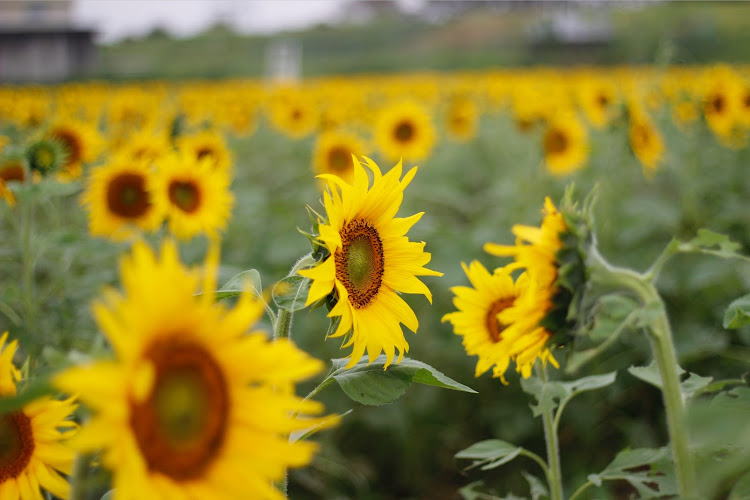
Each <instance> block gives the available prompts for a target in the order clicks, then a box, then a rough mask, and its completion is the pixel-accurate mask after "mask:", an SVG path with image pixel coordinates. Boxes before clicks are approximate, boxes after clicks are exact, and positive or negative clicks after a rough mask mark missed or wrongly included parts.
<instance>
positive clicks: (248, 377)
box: [53, 241, 335, 500]
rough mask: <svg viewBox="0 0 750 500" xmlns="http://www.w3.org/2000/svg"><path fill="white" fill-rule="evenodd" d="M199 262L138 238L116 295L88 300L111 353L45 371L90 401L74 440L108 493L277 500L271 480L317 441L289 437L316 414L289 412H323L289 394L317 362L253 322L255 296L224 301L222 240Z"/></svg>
mask: <svg viewBox="0 0 750 500" xmlns="http://www.w3.org/2000/svg"><path fill="white" fill-rule="evenodd" d="M205 267H206V269H205V270H203V271H204V272H201V271H202V270H200V269H188V268H186V267H184V266H183V265H182V263H181V262H180V261H179V257H178V252H177V247H176V245H175V244H174V243H173V242H171V241H168V242H166V243H164V244H163V245H162V247H161V251H160V253H159V254H156V253H155V252H154V251H152V250H151V248H150V247H149V246H148V245H146V244H145V243H143V242H137V243H136V244H135V245H134V246H133V250H132V253H131V254H130V255H128V256H125V257H124V258H123V259H122V261H121V275H122V282H123V288H124V291H123V293H120V292H117V291H115V290H111V289H110V290H108V291H107V293H106V295H105V300H104V301H101V302H96V303H95V304H94V315H95V317H96V320H97V322H98V324H99V326H100V327H101V329H102V331H103V333H104V335H105V336H106V337H107V339H108V340H109V342H110V344H111V345H112V348H113V350H114V354H115V359H114V360H111V361H109V360H108V361H98V362H95V363H92V364H88V365H83V366H77V367H73V368H70V369H68V370H66V371H64V372H62V373H61V374H59V375H57V376H56V377H55V379H54V380H53V382H54V384H55V385H56V386H58V387H59V388H61V389H62V390H65V391H68V392H75V393H79V394H81V401H82V402H83V403H84V404H86V405H88V406H89V407H90V408H91V409H92V410H93V413H94V415H93V417H92V419H91V420H90V421H89V423H88V424H87V425H86V426H84V427H83V428H82V429H81V432H80V436H79V437H78V438H77V439H75V440H73V441H72V442H71V444H72V445H73V446H74V447H76V448H77V449H79V450H81V451H84V452H94V451H97V450H103V454H102V463H103V464H104V465H105V466H106V467H108V468H110V469H112V471H113V487H114V488H115V494H114V498H115V499H116V500H136V499H141V498H143V497H144V492H147V494H148V498H150V499H154V500H167V499H173V498H237V499H242V498H257V499H261V500H282V499H283V498H285V497H284V495H282V494H281V493H280V492H279V491H278V490H276V489H275V488H274V486H273V485H272V482H273V481H278V480H280V479H281V478H282V477H283V476H284V473H285V471H286V469H287V468H289V467H299V466H302V465H305V464H307V463H309V462H310V460H311V458H312V455H313V453H314V452H315V450H316V446H315V444H314V443H310V442H305V441H296V442H293V443H292V442H290V441H289V434H290V433H291V432H294V431H297V430H301V429H304V428H308V427H310V426H312V425H316V424H322V423H323V422H324V419H321V418H297V419H295V418H292V416H291V415H292V412H295V411H298V412H299V413H300V414H301V415H302V416H303V417H305V416H307V415H312V414H317V413H320V411H321V410H322V406H321V405H320V403H318V402H316V401H312V400H302V399H301V398H298V397H297V396H295V394H294V392H293V388H294V385H295V384H296V383H297V382H298V381H300V380H302V379H305V378H307V377H310V376H312V375H315V374H316V373H318V372H319V371H320V370H321V369H322V363H321V362H320V361H318V360H316V359H313V358H311V357H309V356H308V355H307V354H306V353H304V352H302V351H301V350H299V349H297V348H296V347H295V346H294V344H293V343H292V342H291V341H287V340H277V341H270V340H268V339H267V337H266V335H265V334H264V333H262V332H259V331H253V325H254V324H255V322H256V321H257V320H258V319H259V317H260V316H261V315H262V313H263V310H264V309H263V304H262V303H261V302H260V301H258V300H257V299H255V298H254V297H253V296H252V295H250V294H243V295H242V296H241V297H240V299H239V300H238V302H237V303H236V304H235V305H234V307H233V308H232V309H231V310H230V309H228V308H226V307H224V306H223V305H222V304H219V303H216V300H215V297H214V294H213V290H215V275H216V271H217V267H218V248H212V249H211V250H210V251H209V258H208V263H207V264H206V266H205ZM201 276H203V280H201ZM201 281H203V283H202V288H203V292H204V293H203V294H199V295H196V292H198V291H199V286H200V285H201V283H200V282H201ZM334 421H335V419H334Z"/></svg>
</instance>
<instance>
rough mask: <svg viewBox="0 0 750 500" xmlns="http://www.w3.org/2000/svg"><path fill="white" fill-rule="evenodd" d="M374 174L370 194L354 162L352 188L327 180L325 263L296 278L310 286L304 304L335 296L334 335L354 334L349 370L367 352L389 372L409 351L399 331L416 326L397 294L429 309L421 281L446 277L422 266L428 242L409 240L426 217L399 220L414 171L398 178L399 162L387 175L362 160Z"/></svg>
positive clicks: (426, 258) (322, 232)
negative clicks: (419, 299) (418, 298)
mask: <svg viewBox="0 0 750 500" xmlns="http://www.w3.org/2000/svg"><path fill="white" fill-rule="evenodd" d="M365 161H366V163H367V166H368V168H369V169H370V170H371V171H372V173H373V177H374V180H373V183H372V187H371V188H369V189H368V185H369V180H368V178H367V173H366V172H365V169H364V168H363V167H362V165H361V164H360V162H359V161H358V160H355V161H354V182H353V184H348V183H346V182H344V181H342V180H341V178H339V177H337V176H335V175H330V174H324V175H321V177H322V178H324V179H326V180H327V181H329V183H330V187H331V190H330V191H328V192H326V193H325V195H324V203H325V208H326V213H327V215H328V221H327V222H326V221H320V225H319V231H320V236H319V241H320V243H321V245H323V246H324V247H325V248H326V249H327V250H328V252H329V255H328V256H327V257H326V258H325V260H324V261H323V262H321V263H320V264H318V265H317V266H316V267H314V268H312V269H307V270H302V271H300V272H299V273H300V274H301V275H302V276H306V277H308V278H310V279H311V280H312V285H311V287H310V292H309V295H308V297H307V305H309V304H312V303H314V302H316V301H318V300H321V299H323V298H324V297H327V296H331V295H332V298H333V300H335V302H336V303H335V305H334V306H333V308H332V309H331V311H330V313H329V314H328V316H329V317H331V318H338V321H339V323H338V328H337V329H336V331H335V332H334V333H333V334H332V335H331V336H332V337H341V336H344V335H347V334H349V337H348V340H347V341H346V342H345V343H344V345H343V346H342V347H348V346H350V345H351V346H353V349H352V354H351V360H350V361H349V364H348V366H349V367H351V366H354V365H355V364H356V363H357V362H358V361H359V360H360V358H361V357H362V356H363V355H364V352H365V350H367V354H368V356H369V360H370V362H372V361H373V360H374V359H375V358H377V356H378V355H379V354H380V353H381V351H384V352H385V354H386V356H387V363H386V367H387V366H388V365H389V364H390V363H391V362H392V361H393V356H394V352H395V351H396V350H398V351H399V357H398V361H400V360H401V358H402V357H403V355H404V353H405V352H407V351H408V350H409V344H408V343H407V342H406V339H405V338H404V333H403V331H402V329H401V326H400V324H401V323H403V324H404V325H406V327H407V328H409V329H410V330H411V331H413V332H416V331H417V327H418V326H419V322H418V321H417V317H416V315H415V314H414V311H412V310H411V308H410V307H409V306H408V305H407V304H406V302H404V300H403V299H402V298H401V297H400V296H399V294H398V292H403V293H421V294H423V295H425V296H426V297H427V299H428V300H429V301H430V302H432V294H431V293H430V290H429V289H428V288H427V286H425V284H424V283H422V282H421V281H420V280H419V279H418V278H417V276H442V273H438V272H435V271H432V270H430V269H426V268H425V267H423V266H424V265H426V264H427V263H428V262H429V261H430V254H429V253H426V252H424V251H423V249H424V245H425V244H424V243H417V242H413V241H409V239H408V237H407V236H406V232H407V231H408V230H409V228H410V227H411V226H413V225H414V224H415V223H416V222H417V221H418V220H419V219H420V218H421V217H422V213H418V214H415V215H412V216H411V217H406V218H395V215H396V213H397V212H398V209H399V206H400V205H401V201H402V200H403V196H404V195H403V193H404V189H405V188H406V186H408V185H409V183H410V182H411V180H412V179H413V178H414V175H415V174H416V172H417V168H416V167H414V168H412V169H411V170H409V172H407V173H406V175H405V176H404V178H403V179H401V172H402V168H401V163H400V162H399V163H398V165H396V166H395V167H393V168H392V169H391V170H390V172H388V173H387V174H385V175H382V173H381V171H380V168H378V166H377V165H376V164H375V162H373V161H372V160H370V159H369V158H365Z"/></svg>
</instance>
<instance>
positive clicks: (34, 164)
mask: <svg viewBox="0 0 750 500" xmlns="http://www.w3.org/2000/svg"><path fill="white" fill-rule="evenodd" d="M26 159H27V160H28V164H29V167H30V168H31V170H32V171H33V172H37V173H38V175H49V174H50V173H52V172H57V171H58V170H60V169H61V168H62V166H63V165H66V164H68V153H67V147H66V146H65V145H64V144H63V143H62V142H61V141H59V140H57V139H50V138H48V137H43V138H41V139H38V140H35V141H33V142H32V143H31V144H29V146H28V147H27V148H26Z"/></svg>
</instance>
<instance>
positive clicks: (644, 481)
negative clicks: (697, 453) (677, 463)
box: [588, 448, 677, 498]
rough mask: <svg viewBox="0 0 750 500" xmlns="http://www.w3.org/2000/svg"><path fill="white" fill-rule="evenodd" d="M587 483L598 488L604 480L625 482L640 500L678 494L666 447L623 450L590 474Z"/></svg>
mask: <svg viewBox="0 0 750 500" xmlns="http://www.w3.org/2000/svg"><path fill="white" fill-rule="evenodd" d="M588 480H589V482H590V483H592V484H593V485H595V486H601V484H602V483H603V482H604V481H627V482H628V483H630V485H631V486H632V487H633V488H635V489H636V491H637V492H638V493H639V495H640V497H639V498H661V497H664V496H669V495H676V494H677V484H676V481H675V475H674V468H673V466H672V463H671V459H670V457H669V451H668V450H667V448H657V449H651V448H639V449H634V450H625V451H621V452H620V453H618V454H617V456H616V457H615V459H614V460H613V461H612V462H610V464H609V465H608V466H607V467H606V468H605V469H604V470H603V471H602V472H600V473H598V474H590V475H589V477H588Z"/></svg>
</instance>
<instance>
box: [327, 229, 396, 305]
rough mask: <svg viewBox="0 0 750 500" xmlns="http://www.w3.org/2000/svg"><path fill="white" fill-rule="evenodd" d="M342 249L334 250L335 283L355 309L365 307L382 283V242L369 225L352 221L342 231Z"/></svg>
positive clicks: (375, 230)
mask: <svg viewBox="0 0 750 500" xmlns="http://www.w3.org/2000/svg"><path fill="white" fill-rule="evenodd" d="M340 235H341V242H342V247H341V249H340V250H337V251H336V253H335V255H334V259H335V263H336V279H337V280H338V281H340V282H341V283H342V284H343V285H344V288H346V291H347V292H348V293H349V302H350V303H351V304H352V305H353V306H354V307H355V308H356V309H361V308H363V307H366V306H367V305H368V304H369V303H370V302H371V301H372V300H373V299H374V298H375V296H376V295H377V294H378V291H379V290H380V286H381V284H382V282H383V270H384V268H385V264H384V260H383V242H382V240H381V239H380V235H379V234H378V231H377V229H375V227H374V226H373V225H372V224H371V223H370V222H368V221H364V220H354V221H352V222H350V223H348V224H347V225H346V226H344V228H343V229H342V230H341V233H340Z"/></svg>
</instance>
